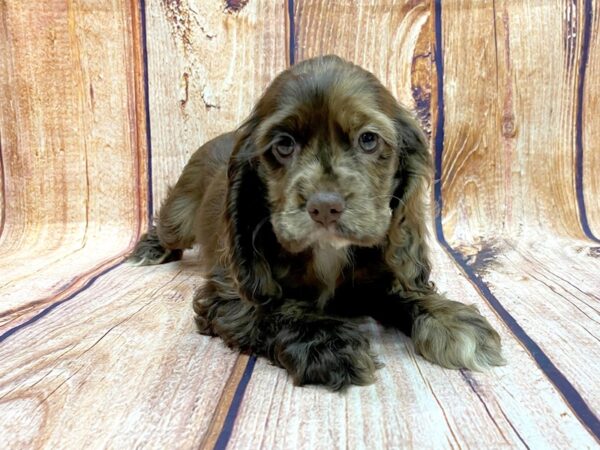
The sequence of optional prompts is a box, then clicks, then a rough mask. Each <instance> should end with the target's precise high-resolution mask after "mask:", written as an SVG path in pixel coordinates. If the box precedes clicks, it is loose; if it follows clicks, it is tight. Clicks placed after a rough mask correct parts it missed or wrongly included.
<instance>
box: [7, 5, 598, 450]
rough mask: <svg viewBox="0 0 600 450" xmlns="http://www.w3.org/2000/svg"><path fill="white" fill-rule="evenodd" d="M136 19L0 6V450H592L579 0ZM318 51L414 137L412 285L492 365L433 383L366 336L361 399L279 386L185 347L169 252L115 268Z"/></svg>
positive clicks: (191, 339) (209, 342)
mask: <svg viewBox="0 0 600 450" xmlns="http://www.w3.org/2000/svg"><path fill="white" fill-rule="evenodd" d="M140 6H142V5H141V4H140V2H135V1H131V2H124V3H121V4H115V3H110V4H106V3H105V2H98V1H87V2H80V1H68V2H65V3H63V2H58V1H52V2H44V3H43V4H42V3H40V4H39V5H35V4H32V5H26V4H25V3H23V2H16V1H5V2H1V3H0V73H1V74H2V79H3V80H6V82H4V81H3V82H2V83H0V114H1V115H0V157H1V159H0V162H1V164H0V255H1V256H2V258H1V261H2V262H1V263H0V296H1V300H2V301H1V302H0V446H1V447H2V448H88V447H90V448H106V447H109V448H133V447H135V448H165V447H169V448H171V447H175V448H198V447H200V448H206V449H208V448H215V447H216V448H224V447H225V446H227V447H228V448H248V449H251V448H252V449H254V448H294V449H300V448H302V449H304V448H305V449H309V448H310V449H313V448H323V449H332V448H410V447H415V448H455V447H459V448H460V447H471V448H482V447H485V448H505V447H509V448H513V447H514V448H598V438H599V436H600V427H599V425H598V415H599V414H600V389H599V388H598V381H597V375H596V374H597V372H598V361H600V344H599V342H600V314H598V313H599V308H600V306H599V305H600V303H599V302H598V300H599V299H600V297H599V296H600V259H599V257H600V250H599V249H600V247H599V245H598V242H596V241H595V240H597V238H598V237H599V236H600V181H599V180H600V178H599V177H597V176H596V175H595V174H596V172H597V171H598V170H600V147H599V145H600V144H598V142H600V136H599V135H598V133H599V131H598V127H597V126H596V122H597V120H596V119H597V116H598V108H599V107H600V37H599V36H600V31H599V30H600V28H599V26H598V24H599V23H600V2H598V1H597V0H576V1H573V2H571V1H569V2H542V1H532V2H521V1H517V0H510V1H504V2H485V3H482V2H479V1H475V0H462V1H448V2H437V1H434V0H431V1H430V0H421V1H413V0H394V1H388V0H386V1H370V2H354V1H350V0H343V1H342V0H340V1H337V0H336V1H335V2H317V1H312V0H306V1H296V2H293V1H287V0H278V1H273V2H271V1H266V0H261V1H252V0H250V1H248V2H247V1H226V2H221V1H210V2H205V1H200V0H187V1H186V0H184V1H179V0H177V1H175V0H147V1H146V2H145V10H144V11H143V12H144V15H142V14H141V12H142V11H141V9H140ZM144 27H145V30H146V36H147V38H146V40H145V43H146V45H147V87H148V89H147V91H146V90H145V89H144V87H145V82H146V79H145V78H144V74H145V71H144V65H143V64H142V63H143V52H142V51H143V44H144V40H143V39H142V31H143V29H144ZM31 30H35V32H32V31H31ZM292 31H293V34H292V35H290V33H291V32H292ZM436 44H437V45H436ZM324 53H337V54H339V55H341V56H344V57H346V58H349V59H352V60H354V61H355V62H356V63H358V64H361V65H363V66H365V67H367V68H369V69H370V70H372V71H373V72H374V73H375V74H376V75H377V76H379V77H380V78H381V79H382V81H383V82H384V83H385V84H386V85H387V86H388V87H389V88H390V89H391V90H392V92H393V93H394V94H395V95H396V96H397V97H398V98H399V99H400V100H401V101H402V102H403V103H404V104H406V105H408V106H409V107H411V108H414V109H415V111H416V113H417V115H418V116H419V118H420V120H421V122H422V123H423V125H424V127H425V128H426V130H427V131H428V132H429V133H430V134H431V136H432V152H433V153H434V154H435V155H436V162H437V164H436V166H437V167H436V169H437V175H438V178H439V180H438V181H437V182H436V183H434V185H433V186H432V203H433V204H434V205H439V206H440V208H439V209H437V210H436V209H434V212H436V214H434V215H433V220H432V241H433V242H432V247H433V248H432V250H433V254H434V261H435V279H436V281H437V283H438V284H439V286H440V288H441V289H442V290H445V291H447V292H448V294H449V295H450V296H452V297H454V298H456V299H458V300H461V301H464V302H467V303H475V304H477V305H478V307H479V308H480V310H481V311H482V313H483V314H484V315H486V316H487V317H488V318H489V319H490V320H491V321H492V322H493V323H494V325H495V326H496V327H497V328H498V329H499V331H500V333H501V334H502V338H503V342H504V345H505V353H506V357H507V359H508V362H509V364H508V365H507V366H505V367H502V368H499V369H497V370H494V371H492V372H490V373H487V374H472V373H468V372H455V371H447V370H444V369H441V368H439V367H435V366H433V365H431V364H429V363H427V362H425V361H424V360H423V359H422V358H420V357H419V356H418V355H415V353H414V350H413V347H412V345H411V343H410V341H409V340H408V339H406V338H405V337H403V336H401V335H399V334H398V333H396V332H394V331H391V330H383V329H382V328H381V327H379V326H378V325H376V324H374V323H373V324H370V325H368V326H366V327H365V332H366V333H369V334H370V335H371V336H372V341H373V344H374V346H375V349H376V351H377V352H378V353H379V354H380V356H381V359H382V360H383V361H384V362H385V364H386V366H385V367H384V368H383V369H381V370H380V371H379V372H378V381H377V383H376V384H375V385H373V386H369V387H366V388H352V389H350V390H349V392H347V393H346V394H345V395H332V394H329V393H327V392H325V391H323V390H322V389H319V388H314V387H311V388H303V389H299V388H294V387H293V386H292V385H291V383H290V381H289V380H288V379H287V377H286V375H285V373H284V372H283V371H282V370H280V369H277V368H275V367H273V366H271V365H269V364H268V363H266V362H265V361H263V360H261V359H259V360H258V361H256V362H255V360H254V359H253V358H250V359H249V357H248V356H247V355H238V354H236V353H235V352H231V351H229V350H227V349H226V348H225V347H224V346H223V345H222V343H221V342H220V341H219V340H218V339H210V338H206V337H201V336H199V335H197V334H195V333H194V330H193V322H192V316H191V308H190V300H191V296H192V292H193V289H194V287H195V286H196V285H197V284H199V283H201V280H200V279H199V278H198V275H197V273H196V271H195V268H194V261H195V258H197V256H196V255H195V254H190V255H187V256H186V257H185V259H184V260H183V261H182V262H179V263H171V264H168V265H165V266H161V267H156V268H133V267H128V266H124V265H118V263H119V261H121V260H122V258H123V255H124V253H125V252H126V251H127V250H128V249H129V248H130V246H131V244H132V242H133V241H134V240H135V239H136V238H137V236H138V234H139V232H140V230H143V229H144V228H145V226H146V224H147V217H148V214H149V213H151V212H152V210H153V209H154V210H156V208H157V207H158V205H159V204H160V200H161V199H162V198H163V196H164V194H165V192H166V189H167V186H168V184H170V183H173V182H174V181H175V180H176V178H177V176H178V173H179V171H180V170H181V168H182V167H183V165H184V164H185V162H186V160H187V158H188V157H189V155H190V154H191V153H192V152H193V151H194V150H195V149H196V148H197V147H198V146H199V145H200V144H201V143H202V142H204V141H206V140H207V139H209V138H211V137H213V136H215V135H217V134H219V133H221V132H223V131H227V130H230V129H231V128H233V127H234V126H235V125H236V124H238V123H239V122H240V121H241V120H242V119H243V118H244V117H245V116H246V115H247V114H248V113H249V111H250V108H251V107H252V105H253V103H254V101H255V100H256V98H257V97H258V95H260V92H261V91H262V90H263V89H264V87H265V86H266V84H267V83H268V82H269V80H270V79H272V78H273V76H275V74H276V73H278V72H279V71H280V70H282V69H284V68H285V67H286V66H287V65H288V64H289V63H290V62H293V61H299V60H302V59H305V58H309V57H311V56H315V55H318V54H324ZM436 58H437V59H436ZM144 94H145V95H146V97H145V98H144ZM146 106H148V108H149V109H146ZM146 114H147V115H148V118H149V121H148V124H149V135H150V136H151V140H150V145H147V142H146ZM147 147H148V148H147ZM150 147H151V148H150ZM148 180H151V187H150V188H149V187H148V183H147V181H148ZM148 192H150V195H148ZM148 198H149V201H148ZM109 212H110V214H108V213H109Z"/></svg>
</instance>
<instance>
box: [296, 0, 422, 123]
mask: <svg viewBox="0 0 600 450" xmlns="http://www.w3.org/2000/svg"><path fill="white" fill-rule="evenodd" d="M430 9H431V2H430V1H428V0H422V1H408V0H394V1H375V2H359V3H358V4H357V3H356V2H353V1H335V2H330V3H327V4H324V3H323V2H320V1H313V0H307V1H301V2H295V25H296V33H297V34H296V39H295V42H296V51H297V55H296V60H303V59H307V58H312V57H314V56H318V55H325V54H329V53H335V54H337V55H339V56H341V57H343V58H346V59H348V60H350V61H353V62H355V63H356V64H358V65H361V66H363V67H364V68H366V69H367V70H370V71H372V72H373V73H375V74H376V75H377V76H378V77H379V78H380V80H381V81H382V83H383V84H384V85H385V86H386V87H388V88H389V89H390V90H391V92H392V93H393V94H394V96H395V97H396V98H397V99H398V100H399V101H400V102H402V103H403V104H404V105H406V106H408V107H409V108H411V109H413V110H415V112H418V113H419V114H423V115H422V116H421V119H423V123H424V125H425V126H426V128H427V121H428V118H427V116H428V114H429V100H430V89H431V86H430V85H429V76H430V66H431V58H430V56H431V31H432V28H431V22H430V20H429V18H430ZM413 80H415V82H414V83H413Z"/></svg>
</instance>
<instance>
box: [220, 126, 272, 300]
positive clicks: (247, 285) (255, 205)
mask: <svg viewBox="0 0 600 450" xmlns="http://www.w3.org/2000/svg"><path fill="white" fill-rule="evenodd" d="M253 128H255V127H254V124H253V123H252V119H250V120H249V121H248V122H246V124H244V125H243V126H242V127H241V128H240V130H239V132H238V135H239V139H238V141H237V144H236V146H235V148H234V151H233V153H232V155H231V158H230V160H229V168H228V190H227V207H226V211H225V217H226V223H227V233H228V237H229V255H228V259H229V266H230V270H231V273H232V275H233V278H234V280H235V282H236V284H237V288H238V291H239V293H240V295H241V297H242V298H244V299H246V300H249V301H253V302H256V303H261V304H264V303H267V302H269V301H270V300H273V299H275V298H279V297H281V287H280V286H279V284H278V283H277V282H276V281H275V280H274V279H273V274H272V272H271V267H270V265H269V261H273V259H274V258H275V257H276V254H277V250H278V248H279V243H278V242H277V238H276V237H275V234H274V232H273V228H272V225H271V220H270V219H271V211H270V209H269V204H268V201H267V190H266V186H265V184H264V182H263V181H262V180H261V178H260V175H259V169H260V167H259V160H258V158H257V157H256V155H257V154H256V148H255V145H254V140H253V135H252V133H253V131H254V130H253Z"/></svg>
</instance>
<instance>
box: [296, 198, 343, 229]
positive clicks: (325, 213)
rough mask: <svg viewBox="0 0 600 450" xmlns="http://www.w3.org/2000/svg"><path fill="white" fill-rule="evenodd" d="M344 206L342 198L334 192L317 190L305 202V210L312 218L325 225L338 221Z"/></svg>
mask: <svg viewBox="0 0 600 450" xmlns="http://www.w3.org/2000/svg"><path fill="white" fill-rule="evenodd" d="M344 207H345V202H344V199H343V198H342V196H341V195H340V194H338V193H336V192H317V193H316V194H313V195H312V196H311V197H310V199H309V200H308V203H307V204H306V210H307V211H308V213H309V214H310V217H311V218H312V220H314V221H315V222H317V223H320V224H321V225H323V226H325V227H327V226H329V225H331V224H332V223H335V222H337V221H338V219H339V218H340V216H341V215H342V213H343V212H344Z"/></svg>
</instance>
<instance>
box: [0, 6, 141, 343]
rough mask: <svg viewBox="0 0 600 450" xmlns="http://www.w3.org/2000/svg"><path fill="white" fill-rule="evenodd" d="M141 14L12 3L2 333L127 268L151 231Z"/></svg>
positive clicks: (5, 31) (5, 104) (4, 123)
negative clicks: (113, 269) (143, 233)
mask: <svg viewBox="0 0 600 450" xmlns="http://www.w3.org/2000/svg"><path fill="white" fill-rule="evenodd" d="M139 24H140V21H139V10H138V9H137V5H136V4H135V3H132V4H129V3H127V2H125V3H124V4H123V5H121V6H117V5H116V4H104V3H102V2H92V3H81V2H67V3H65V2H63V1H51V2H43V3H32V4H28V3H23V2H2V4H1V5H0V52H1V54H2V57H1V58H0V72H1V74H2V80H3V81H2V83H1V84H0V98H1V100H0V114H1V116H0V117H1V120H0V149H1V157H2V163H1V165H0V166H1V169H2V171H1V175H2V193H3V194H4V198H3V200H4V201H3V203H2V219H1V220H2V222H1V224H2V226H1V227H0V228H1V229H2V234H1V236H0V255H1V260H2V263H0V270H1V277H0V286H1V287H0V289H2V302H1V303H0V335H1V334H2V333H4V332H5V331H7V330H8V329H10V328H13V327H15V326H17V325H19V324H22V323H24V322H25V321H27V320H28V319H29V318H31V317H33V316H34V315H35V314H37V313H39V312H40V311H41V310H43V309H44V308H46V307H48V306H49V305H52V304H53V303H54V302H57V301H61V300H62V299H64V298H66V297H68V296H69V295H71V294H73V293H74V292H76V291H77V289H79V288H81V286H82V285H84V284H85V283H86V282H88V281H89V280H90V279H91V278H92V277H93V276H95V275H97V274H98V273H101V272H102V271H103V270H105V269H107V268H108V267H110V266H111V265H114V264H116V263H117V262H118V260H119V259H122V256H123V254H124V253H125V252H126V251H127V249H128V248H129V247H130V246H131V245H132V244H133V242H134V240H135V238H136V236H137V235H138V233H139V230H140V229H141V227H143V226H145V223H146V219H145V215H146V211H145V210H146V197H147V187H146V186H147V182H146V178H147V174H146V170H145V168H144V166H145V165H146V158H147V152H146V148H145V131H144V130H145V121H144V117H145V112H144V109H143V103H144V100H143V89H142V87H143V78H142V77H141V70H142V65H141V53H140V51H141V48H140V39H139Z"/></svg>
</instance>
